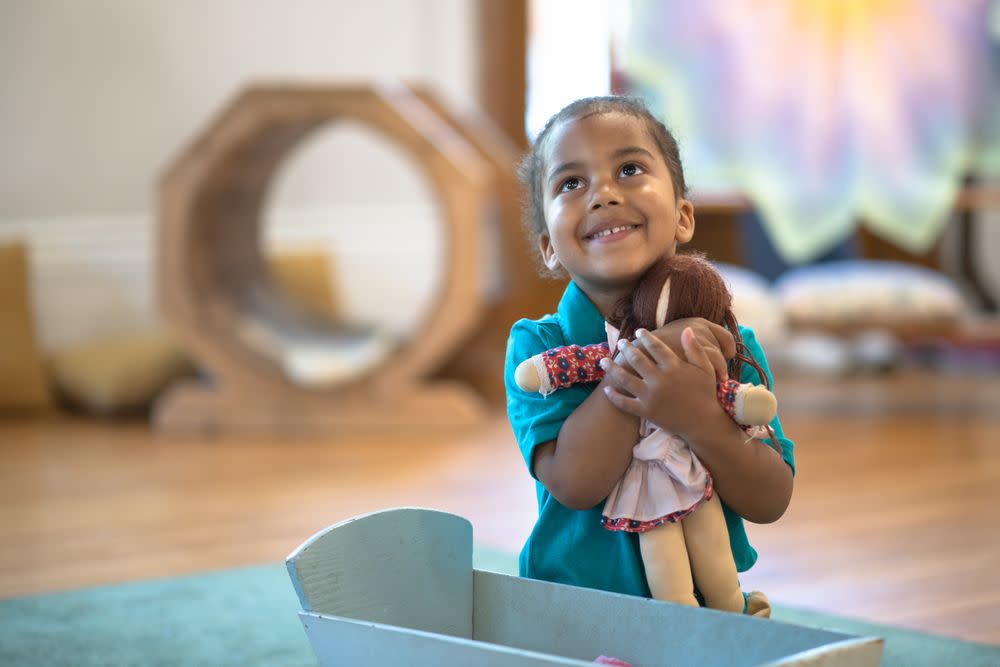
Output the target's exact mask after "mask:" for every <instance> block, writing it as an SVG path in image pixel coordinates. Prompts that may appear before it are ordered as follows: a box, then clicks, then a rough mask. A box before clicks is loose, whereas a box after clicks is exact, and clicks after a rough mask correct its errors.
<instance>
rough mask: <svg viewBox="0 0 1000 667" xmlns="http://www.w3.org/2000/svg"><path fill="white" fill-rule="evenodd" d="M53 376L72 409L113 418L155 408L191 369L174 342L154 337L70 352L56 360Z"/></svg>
mask: <svg viewBox="0 0 1000 667" xmlns="http://www.w3.org/2000/svg"><path fill="white" fill-rule="evenodd" d="M49 371H50V372H51V374H52V379H53V382H54V384H55V386H56V388H57V389H58V390H59V393H60V394H61V395H62V397H63V398H65V399H66V400H67V401H68V402H69V403H70V404H72V405H74V406H76V407H79V408H83V409H84V410H86V411H88V412H93V413H96V414H99V415H113V414H117V413H121V412H128V411H131V410H137V409H142V408H145V407H147V406H149V404H151V403H152V402H153V399H155V398H156V397H157V395H159V393H160V392H161V391H163V389H165V388H166V386H167V385H168V384H169V383H170V382H171V381H173V380H174V379H176V378H178V377H181V376H183V375H185V374H186V373H188V372H190V366H189V364H188V361H187V359H186V358H185V356H184V354H183V353H182V352H181V350H180V348H179V347H178V346H177V345H176V344H175V343H174V342H173V341H172V340H171V339H170V338H168V337H167V336H166V335H164V334H162V333H158V332H148V333H138V334H132V335H127V336H118V337H115V338H110V339H105V340H98V341H93V342H88V343H81V344H77V345H72V346H68V347H65V348H63V349H61V350H58V351H57V352H56V353H55V354H53V355H52V356H51V357H50V359H49Z"/></svg>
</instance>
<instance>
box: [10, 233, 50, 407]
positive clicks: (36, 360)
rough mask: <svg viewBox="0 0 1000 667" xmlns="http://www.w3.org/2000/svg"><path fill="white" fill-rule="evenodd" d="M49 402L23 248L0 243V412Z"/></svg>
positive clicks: (26, 261)
mask: <svg viewBox="0 0 1000 667" xmlns="http://www.w3.org/2000/svg"><path fill="white" fill-rule="evenodd" d="M51 406H52V397H51V394H50V391H49V386H48V381H47V379H46V377H45V367H44V365H43V362H42V357H41V353H40V351H39V347H38V341H37V339H36V337H35V325H34V318H33V315H32V309H31V296H30V283H29V278H28V259H27V250H26V248H25V246H24V244H23V243H0V412H21V411H33V410H44V409H47V408H50V407H51Z"/></svg>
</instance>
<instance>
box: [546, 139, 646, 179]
mask: <svg viewBox="0 0 1000 667" xmlns="http://www.w3.org/2000/svg"><path fill="white" fill-rule="evenodd" d="M637 153H638V154H639V155H644V156H646V157H647V158H649V159H650V160H655V159H656V158H655V157H654V156H653V154H652V153H650V152H649V151H648V150H646V149H645V148H643V147H642V146H623V147H622V148H617V149H615V151H614V152H613V153H612V154H611V159H613V160H619V159H621V158H623V157H625V156H628V155H635V154H637ZM582 168H583V163H582V162H564V163H562V164H561V165H559V166H558V167H556V168H555V169H553V170H552V171H550V172H549V177H548V179H546V180H547V181H548V182H549V183H551V182H552V181H554V180H555V179H556V177H557V176H558V175H559V174H561V173H563V172H564V171H572V170H574V169H582Z"/></svg>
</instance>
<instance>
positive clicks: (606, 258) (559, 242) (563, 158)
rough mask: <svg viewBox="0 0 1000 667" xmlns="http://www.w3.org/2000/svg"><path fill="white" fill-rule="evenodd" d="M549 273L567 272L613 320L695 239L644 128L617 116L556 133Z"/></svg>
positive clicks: (546, 243)
mask: <svg viewBox="0 0 1000 667" xmlns="http://www.w3.org/2000/svg"><path fill="white" fill-rule="evenodd" d="M543 157H544V161H543V164H544V165H545V166H544V170H543V172H542V192H543V195H544V196H543V200H542V206H543V210H544V212H545V222H546V233H545V234H543V235H542V236H541V238H540V239H539V249H540V250H541V252H542V258H543V259H544V261H545V264H546V266H548V267H549V268H550V269H557V268H559V267H560V266H561V267H562V268H564V269H565V270H566V272H567V273H569V275H570V277H571V278H572V279H573V281H574V282H575V283H576V284H577V285H578V286H579V287H580V288H581V289H582V290H583V291H584V293H586V294H587V295H588V296H589V297H590V298H591V299H592V300H593V301H594V302H595V304H596V305H597V306H598V308H600V309H601V312H602V313H604V314H605V315H607V312H605V311H606V308H610V306H611V305H612V304H613V303H614V301H615V300H616V299H617V298H618V297H619V296H621V295H622V294H623V293H625V292H627V291H629V290H631V289H632V288H633V287H634V286H635V284H636V282H637V281H638V280H639V278H640V277H641V276H642V274H643V273H645V272H646V269H648V268H649V267H650V266H652V265H653V263H654V262H655V261H656V260H657V259H659V258H660V257H663V256H664V255H673V254H674V252H675V251H676V247H677V243H678V242H680V243H684V242H686V241H689V240H690V239H691V236H692V235H693V233H694V207H693V206H692V205H691V203H690V202H689V201H687V200H685V199H677V198H676V197H675V196H674V186H673V182H672V180H671V178H670V172H669V170H668V169H667V165H666V162H664V160H663V157H662V156H661V155H660V151H659V148H658V147H657V145H656V142H655V141H654V140H653V138H652V136H650V134H649V132H648V131H647V129H646V126H645V124H644V122H643V121H642V120H641V119H639V118H635V117H633V116H629V115H626V114H621V113H617V112H613V113H603V114H595V115H592V116H587V117H585V118H582V119H575V120H570V121H567V122H565V123H563V124H562V125H560V126H558V127H556V128H553V130H552V133H551V134H550V135H549V141H548V142H547V146H546V151H545V154H544V155H543Z"/></svg>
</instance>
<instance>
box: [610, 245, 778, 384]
mask: <svg viewBox="0 0 1000 667" xmlns="http://www.w3.org/2000/svg"><path fill="white" fill-rule="evenodd" d="M687 317H701V318H703V319H706V320H708V321H709V322H714V323H715V324H719V325H721V326H724V327H726V329H728V330H729V332H730V333H731V334H732V335H733V338H735V339H736V356H735V357H734V358H733V360H732V361H730V363H729V377H730V378H732V379H734V380H737V381H739V379H740V371H741V369H742V364H743V363H747V364H749V365H750V366H751V367H752V368H753V369H754V370H756V371H757V374H758V376H759V377H760V379H761V381H762V382H764V383H765V384H766V385H767V386H768V388H770V383H768V380H767V376H766V375H765V374H764V372H763V371H762V369H761V368H760V366H759V365H758V364H757V362H756V361H755V360H754V359H753V357H752V356H751V355H750V354H749V353H748V351H747V348H746V346H745V345H744V344H743V338H742V336H741V335H740V329H739V325H738V323H737V321H736V315H735V314H734V313H733V297H732V294H731V293H730V292H729V288H728V287H727V286H726V283H725V281H724V280H723V279H722V276H721V275H720V274H719V272H718V271H717V270H716V269H715V267H713V266H712V264H711V263H710V262H709V261H708V260H707V259H705V258H704V256H702V255H698V254H685V255H674V256H672V257H664V258H662V259H660V260H659V261H658V262H657V263H656V264H654V265H653V266H652V267H651V268H650V269H649V270H648V271H647V272H646V273H645V274H644V275H643V277H642V279H641V280H640V281H639V284H638V285H637V286H636V288H635V290H633V292H632V294H631V295H629V296H628V297H625V298H623V299H622V300H621V301H620V302H619V303H618V306H617V308H616V309H615V314H614V316H613V317H612V318H611V324H613V325H614V326H615V327H616V328H617V329H618V330H619V332H620V338H622V339H625V340H632V339H633V338H635V332H636V330H637V329H648V330H653V329H656V328H657V327H659V326H662V325H664V324H666V323H667V322H673V321H674V320H679V319H684V318H687Z"/></svg>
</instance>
